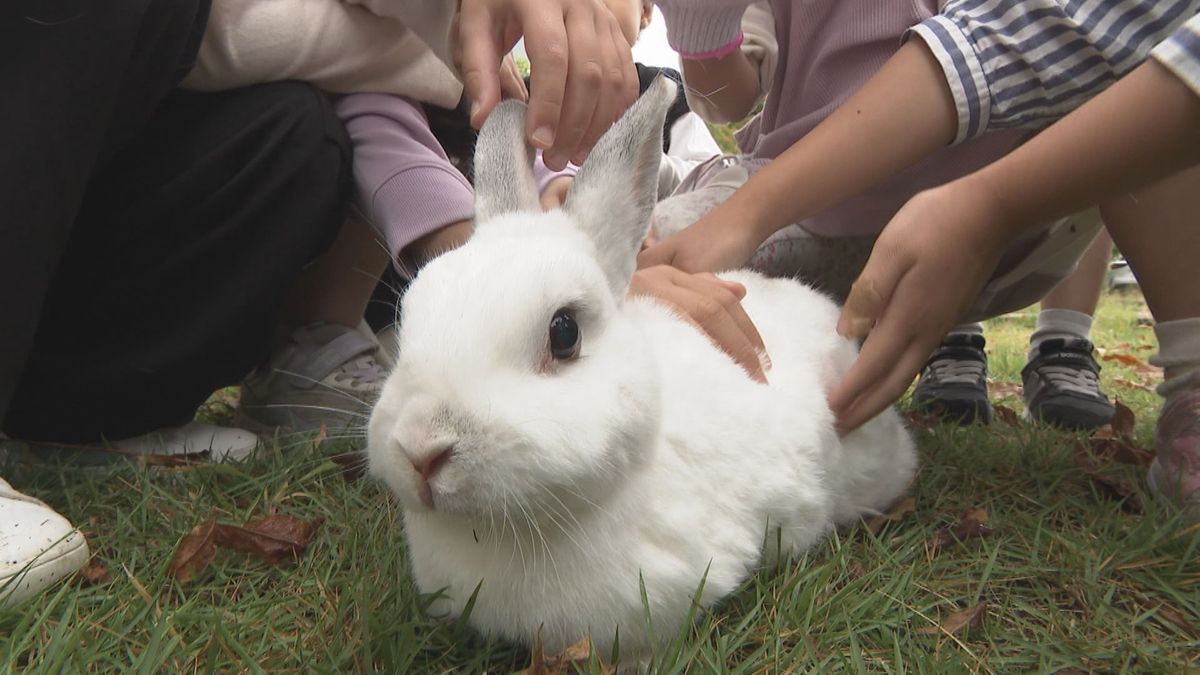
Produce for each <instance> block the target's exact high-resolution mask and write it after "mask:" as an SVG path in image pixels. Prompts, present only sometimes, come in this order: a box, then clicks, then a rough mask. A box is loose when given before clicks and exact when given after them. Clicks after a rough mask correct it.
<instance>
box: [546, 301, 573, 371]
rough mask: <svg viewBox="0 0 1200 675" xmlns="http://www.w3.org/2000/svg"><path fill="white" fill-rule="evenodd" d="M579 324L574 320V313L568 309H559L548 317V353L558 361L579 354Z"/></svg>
mask: <svg viewBox="0 0 1200 675" xmlns="http://www.w3.org/2000/svg"><path fill="white" fill-rule="evenodd" d="M579 338H580V334H579V324H578V323H576V322H575V313H574V312H572V311H571V310H569V309H560V310H558V311H557V312H555V313H554V318H552V319H550V354H551V355H552V356H553V357H554V358H555V359H556V360H558V361H566V360H567V359H573V358H575V357H576V356H579V343H580V339H579Z"/></svg>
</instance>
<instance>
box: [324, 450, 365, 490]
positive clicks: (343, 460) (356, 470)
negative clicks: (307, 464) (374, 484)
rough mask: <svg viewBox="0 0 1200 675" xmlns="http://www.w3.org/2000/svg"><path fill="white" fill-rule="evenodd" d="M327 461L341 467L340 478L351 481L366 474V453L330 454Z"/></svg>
mask: <svg viewBox="0 0 1200 675" xmlns="http://www.w3.org/2000/svg"><path fill="white" fill-rule="evenodd" d="M329 461H331V462H333V463H334V464H337V465H338V466H340V467H342V478H345V479H346V482H347V483H353V482H355V481H357V480H359V479H360V478H362V477H363V476H365V475H366V474H367V453H365V452H343V453H341V454H337V455H332V456H331V457H330V458H329Z"/></svg>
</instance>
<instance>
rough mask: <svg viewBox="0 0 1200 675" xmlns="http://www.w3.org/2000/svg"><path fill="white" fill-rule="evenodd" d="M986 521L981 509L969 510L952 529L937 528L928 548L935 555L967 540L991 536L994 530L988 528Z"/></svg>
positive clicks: (985, 514) (985, 513)
mask: <svg viewBox="0 0 1200 675" xmlns="http://www.w3.org/2000/svg"><path fill="white" fill-rule="evenodd" d="M987 521H988V514H987V511H984V510H983V509H971V510H969V511H967V512H966V513H964V514H962V517H960V518H959V519H958V523H956V524H955V525H954V526H953V527H950V526H946V527H942V528H939V529H938V531H937V532H935V533H934V534H933V542H932V543H931V544H930V547H931V548H932V549H933V552H934V553H935V554H937V553H940V552H941V551H942V550H943V549H945V548H946V547H948V546H951V545H953V544H957V543H960V542H964V541H967V540H968V539H979V538H982V537H988V536H991V534H992V532H994V530H993V529H992V528H991V527H988V525H987Z"/></svg>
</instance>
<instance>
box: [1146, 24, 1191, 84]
mask: <svg viewBox="0 0 1200 675" xmlns="http://www.w3.org/2000/svg"><path fill="white" fill-rule="evenodd" d="M1150 55H1151V56H1152V57H1154V58H1155V59H1157V60H1158V62H1159V63H1161V64H1163V65H1164V66H1166V68H1167V70H1170V71H1171V72H1172V73H1174V74H1175V76H1176V77H1178V78H1179V79H1181V80H1183V82H1184V84H1186V85H1187V86H1188V87H1190V88H1191V90H1192V91H1193V92H1195V93H1196V95H1197V96H1200V16H1196V17H1192V19H1191V20H1189V21H1188V22H1187V23H1186V24H1184V25H1183V27H1181V28H1180V29H1179V30H1177V31H1175V32H1174V33H1173V34H1172V35H1171V37H1169V38H1167V39H1166V40H1165V41H1164V42H1163V43H1162V44H1160V45H1158V46H1157V47H1155V48H1154V51H1152V52H1150Z"/></svg>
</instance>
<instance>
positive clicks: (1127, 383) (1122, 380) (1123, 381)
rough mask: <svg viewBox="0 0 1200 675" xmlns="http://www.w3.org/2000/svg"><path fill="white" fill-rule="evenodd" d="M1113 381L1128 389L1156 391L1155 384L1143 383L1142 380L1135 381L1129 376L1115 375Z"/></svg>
mask: <svg viewBox="0 0 1200 675" xmlns="http://www.w3.org/2000/svg"><path fill="white" fill-rule="evenodd" d="M1112 381H1113V384H1115V385H1117V386H1119V387H1125V388H1126V389H1140V390H1141V391H1154V387H1153V386H1151V385H1149V384H1145V383H1142V382H1134V381H1133V380H1131V379H1129V378H1127V377H1120V376H1118V377H1114V378H1113V380H1112Z"/></svg>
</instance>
